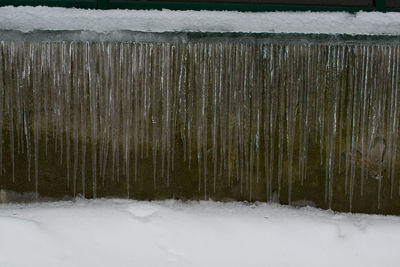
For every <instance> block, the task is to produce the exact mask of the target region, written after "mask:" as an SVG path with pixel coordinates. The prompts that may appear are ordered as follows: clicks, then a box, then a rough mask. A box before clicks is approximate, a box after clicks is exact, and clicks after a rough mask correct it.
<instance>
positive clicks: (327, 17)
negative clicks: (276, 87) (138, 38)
mask: <svg viewBox="0 0 400 267" xmlns="http://www.w3.org/2000/svg"><path fill="white" fill-rule="evenodd" d="M0 30H19V31H22V32H30V31H33V30H89V31H95V32H109V31H116V30H131V31H143V32H246V33H248V32H254V33H293V32H296V33H328V34H367V35H381V34H383V35H399V34H400V13H396V12H391V13H379V12H359V13H356V14H350V13H346V12H260V13H251V12H236V11H171V10H162V11H157V10H84V9H75V8H71V9H67V8H52V7H11V6H7V7H0Z"/></svg>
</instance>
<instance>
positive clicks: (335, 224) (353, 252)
mask: <svg viewBox="0 0 400 267" xmlns="http://www.w3.org/2000/svg"><path fill="white" fill-rule="evenodd" d="M399 243H400V217H395V216H377V215H360V214H345V213H333V212H331V211H322V210H319V209H315V208H310V207H306V208H294V207H287V206H280V205H277V204H265V203H264V204H261V203H260V204H253V205H250V204H247V205H246V204H243V203H238V202H233V203H232V202H231V203H218V202H180V201H172V200H169V201H159V202H140V201H130V200H117V199H109V200H90V201H89V200H77V201H74V202H52V203H51V202H49V203H36V204H23V205H22V204H2V205H0V266H40V267H46V266H51V267H54V266H57V267H60V266H85V267H88V266H96V267H101V266H107V267H109V266H274V267H279V266H296V267H298V266H307V267H312V266H318V267H320V266H336V267H337V266H352V267H356V266H363V267H367V266H385V267H390V266H399V261H400V254H399V253H398V244H399Z"/></svg>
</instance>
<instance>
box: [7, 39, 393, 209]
mask: <svg viewBox="0 0 400 267" xmlns="http://www.w3.org/2000/svg"><path fill="white" fill-rule="evenodd" d="M399 66H400V47H399V46H398V45H396V44H391V45H386V44H381V45H378V44H363V43H359V44H339V43H337V44H331V43H325V44H320V43H317V44H313V43H304V44H302V43H298V42H282V43H270V42H267V41H265V40H259V41H256V42H254V41H252V42H250V41H249V42H247V41H238V40H236V41H235V42H227V41H220V42H217V41H190V42H186V41H185V42H173V43H157V42H154V43H153V42H79V41H59V42H48V41H2V42H0V96H1V98H0V103H1V106H0V107H2V108H1V109H0V114H2V116H0V117H1V118H5V120H4V122H6V123H7V125H3V123H2V121H3V120H1V121H0V122H1V123H0V126H2V127H3V129H9V131H8V136H3V135H1V136H0V137H1V138H2V139H1V140H8V141H9V144H10V150H9V151H10V152H9V153H7V154H2V153H0V154H1V155H2V158H1V160H2V161H1V164H3V165H4V161H10V162H11V166H10V167H9V168H7V169H6V170H5V171H6V173H8V174H10V176H11V177H14V173H15V166H14V165H15V164H14V161H15V155H16V154H18V155H26V158H27V160H26V170H27V179H28V180H29V179H34V181H35V184H36V192H38V188H37V185H38V179H39V170H40V166H39V162H38V155H39V153H47V147H48V142H50V141H49V138H48V137H49V136H52V138H51V140H52V142H54V147H55V149H56V152H57V153H58V155H59V160H60V162H61V163H62V164H64V166H65V167H66V172H67V185H68V186H72V187H73V192H74V194H77V193H82V194H83V195H86V190H87V188H86V187H85V184H86V182H85V181H86V179H87V178H88V177H86V173H87V170H88V169H89V170H90V173H91V177H90V178H91V181H92V183H91V187H92V188H91V189H90V190H91V193H92V195H93V196H94V197H96V193H97V188H98V184H99V183H104V180H105V179H111V180H115V179H119V178H120V176H123V177H124V178H125V179H126V181H127V188H126V190H127V196H128V197H129V193H130V191H131V190H130V186H131V182H132V181H136V179H137V177H136V176H137V168H138V166H137V164H138V163H137V162H138V157H152V158H153V168H154V169H153V177H154V187H156V186H157V184H158V183H166V184H167V185H168V184H169V180H170V173H171V172H172V171H173V168H174V165H173V163H174V156H175V149H176V148H175V147H176V145H177V143H178V142H179V143H180V144H182V146H183V151H184V154H185V155H184V158H185V159H186V162H185V163H184V164H187V165H190V164H193V163H194V162H195V163H196V164H197V166H198V190H199V192H201V193H202V194H204V197H205V198H207V197H208V196H209V195H210V194H212V193H213V192H215V190H216V189H215V184H216V181H217V180H220V179H226V177H228V180H227V181H226V182H228V185H231V179H236V180H237V181H239V182H240V191H241V193H242V194H243V195H244V196H246V198H248V199H250V200H251V199H252V192H253V189H254V187H255V186H256V185H255V183H257V181H259V180H260V179H264V180H265V184H266V199H267V200H272V198H273V192H277V193H278V199H279V195H280V193H281V184H282V182H283V181H285V182H287V184H288V189H287V190H288V194H287V195H288V199H287V201H288V202H289V203H290V202H291V193H292V184H293V182H294V181H295V179H298V180H297V181H301V182H302V183H306V177H307V169H308V168H309V166H315V165H316V163H315V162H311V163H310V162H309V160H308V159H309V156H310V154H309V152H308V151H309V150H308V149H309V147H310V146H319V149H320V164H321V165H322V166H323V168H324V169H325V199H326V201H327V203H328V204H329V207H330V206H331V202H332V198H333V195H334V190H333V188H334V185H335V179H336V177H338V176H340V175H341V176H345V177H346V181H345V184H344V186H345V188H346V190H347V192H346V194H347V195H348V198H349V203H350V208H351V205H352V200H353V194H354V185H355V184H356V183H357V184H360V186H361V195H362V194H363V191H362V189H363V183H364V181H365V179H370V178H376V181H377V182H376V186H377V188H378V190H377V192H378V195H377V200H378V203H379V201H380V191H381V183H382V181H390V182H389V183H388V184H390V186H391V188H392V189H391V195H392V196H393V194H394V193H396V194H398V190H397V189H395V188H394V187H395V184H397V183H395V181H396V180H397V179H398V174H399V172H398V164H396V159H397V158H398V156H397V154H398V152H399V151H398V149H397V146H398V127H399V123H398V121H399V114H400V111H399V108H400V106H399V105H398V101H399V93H398V91H399V90H400V88H399V75H400V73H399ZM43 132H44V133H45V134H44V135H43V134H42V133H43ZM297 138H299V141H298V142H297V141H296V140H297ZM88 140H90V143H88ZM39 142H44V143H45V144H46V146H45V149H44V150H46V151H41V150H39V149H40V146H39ZM2 143H3V141H1V142H0V144H2ZM1 151H2V150H1V149H0V152H1ZM79 151H80V153H79ZM87 153H89V154H90V161H89V162H87V160H86V154H87ZM261 154H263V155H261ZM262 157H264V160H260V159H262ZM315 158H316V157H315V156H314V157H313V159H315ZM211 160H212V161H211ZM210 162H212V164H210ZM310 164H313V165H310ZM4 166H5V165H4ZM110 168H111V172H112V177H105V172H106V170H109V169H110ZM297 169H298V171H294V170H297ZM78 173H80V175H78ZM157 177H161V179H160V178H157ZM79 179H80V180H81V183H82V188H83V189H82V191H80V192H77V183H78V181H79ZM208 179H212V184H213V185H212V186H211V187H210V186H209V185H210V183H209V181H208ZM276 185H277V186H276Z"/></svg>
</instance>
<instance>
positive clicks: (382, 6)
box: [375, 0, 386, 12]
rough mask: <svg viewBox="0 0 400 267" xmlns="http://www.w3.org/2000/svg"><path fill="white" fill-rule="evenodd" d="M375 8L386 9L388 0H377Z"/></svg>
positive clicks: (383, 10) (378, 9)
mask: <svg viewBox="0 0 400 267" xmlns="http://www.w3.org/2000/svg"><path fill="white" fill-rule="evenodd" d="M375 8H376V10H377V11H382V12H385V11H386V0H375Z"/></svg>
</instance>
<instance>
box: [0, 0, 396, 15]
mask: <svg viewBox="0 0 400 267" xmlns="http://www.w3.org/2000/svg"><path fill="white" fill-rule="evenodd" d="M189 1H190V0H189ZM6 5H13V6H38V5H43V6H59V7H77V8H93V9H95V8H97V9H117V8H119V9H158V10H160V9H164V8H165V9H171V10H236V11H251V12H260V11H261V12H262V11H347V12H357V11H361V10H363V11H382V12H385V11H400V8H390V9H389V8H387V7H386V0H375V2H374V7H373V8H366V7H348V6H346V7H344V6H317V5H311V6H310V5H274V4H246V3H221V2H219V3H216V2H173V1H171V2H164V1H159V2H157V1H111V2H110V0H0V6H6Z"/></svg>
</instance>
